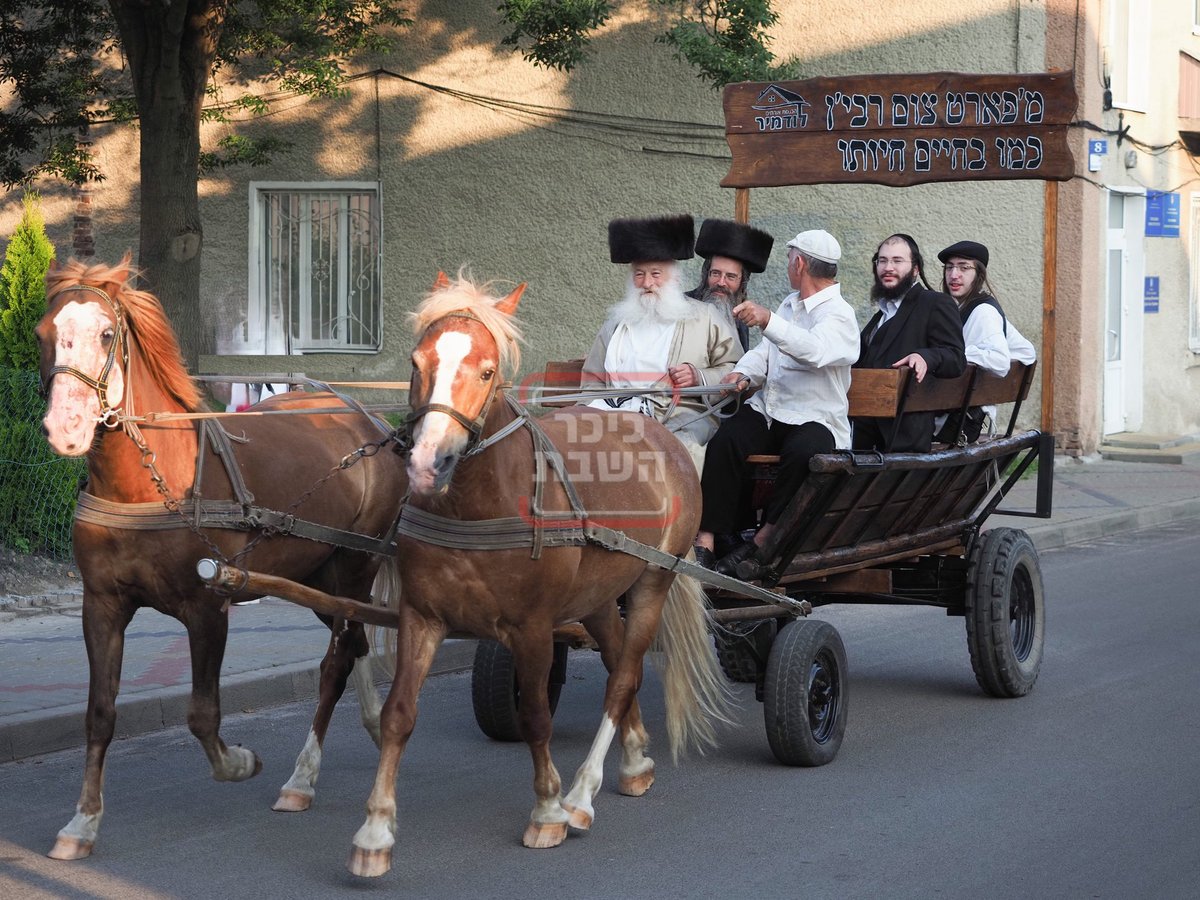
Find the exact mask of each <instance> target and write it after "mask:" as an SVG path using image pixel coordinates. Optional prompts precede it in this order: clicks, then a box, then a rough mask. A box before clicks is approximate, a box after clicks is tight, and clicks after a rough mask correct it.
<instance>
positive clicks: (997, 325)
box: [963, 303, 1037, 378]
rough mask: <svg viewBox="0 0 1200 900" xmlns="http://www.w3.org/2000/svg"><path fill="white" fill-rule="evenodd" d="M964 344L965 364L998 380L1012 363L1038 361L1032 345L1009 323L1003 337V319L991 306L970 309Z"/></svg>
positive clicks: (1006, 372) (1005, 373) (988, 304)
mask: <svg viewBox="0 0 1200 900" xmlns="http://www.w3.org/2000/svg"><path fill="white" fill-rule="evenodd" d="M963 343H964V344H966V345H967V362H969V363H974V364H975V365H977V366H979V368H981V369H983V370H984V371H986V372H991V373H992V374H993V375H995V376H996V377H997V378H1003V377H1004V376H1005V375H1007V374H1008V370H1009V367H1010V366H1011V365H1012V364H1013V363H1014V362H1019V363H1025V364H1026V365H1029V364H1030V363H1032V362H1034V361H1035V360H1036V359H1037V351H1036V350H1034V349H1033V344H1031V343H1029V341H1028V340H1026V339H1025V336H1024V335H1022V334H1021V332H1019V331H1017V326H1015V325H1014V324H1013V323H1012V322H1009V323H1008V333H1007V335H1006V334H1005V328H1004V319H1003V318H1002V317H1001V316H1000V313H999V312H997V311H996V307H994V306H992V305H991V304H990V303H980V304H979V305H978V306H976V307H975V308H974V309H973V310H971V315H969V316H967V322H966V324H965V325H963Z"/></svg>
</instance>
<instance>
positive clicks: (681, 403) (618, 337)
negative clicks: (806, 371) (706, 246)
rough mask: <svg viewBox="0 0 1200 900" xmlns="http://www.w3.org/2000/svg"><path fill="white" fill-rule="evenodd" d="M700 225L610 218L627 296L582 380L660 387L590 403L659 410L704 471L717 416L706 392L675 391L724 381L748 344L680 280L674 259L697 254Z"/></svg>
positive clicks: (676, 219) (592, 384)
mask: <svg viewBox="0 0 1200 900" xmlns="http://www.w3.org/2000/svg"><path fill="white" fill-rule="evenodd" d="M694 227H695V226H694V224H693V222H692V217H691V216H688V215H680V216H662V217H659V218H654V219H615V220H613V221H612V222H610V223H609V226H608V246H609V256H610V258H611V259H612V261H613V262H615V263H629V264H630V265H629V279H628V281H627V282H626V287H625V298H624V299H623V300H622V301H621V302H620V303H618V304H617V305H616V306H614V307H613V308H612V309H611V310H610V311H609V315H608V318H607V319H606V321H605V322H604V325H603V326H601V328H600V333H599V334H598V335H596V340H595V341H594V342H593V343H592V349H591V350H590V351H589V352H588V355H587V359H585V360H584V363H583V376H582V382H581V386H582V388H583V389H584V390H588V389H589V388H593V389H595V388H618V389H623V388H630V389H632V390H642V389H646V388H656V389H658V390H659V392H658V393H653V394H630V395H629V396H627V397H615V398H606V399H601V400H594V401H592V403H591V404H590V405H591V406H593V407H596V408H598V409H623V410H629V411H633V412H641V413H644V414H646V415H648V416H653V417H654V418H656V419H658V420H659V421H660V422H662V423H663V424H664V425H666V426H667V427H668V428H669V429H671V431H673V432H674V433H675V436H676V437H678V438H679V440H680V441H681V442H682V443H683V445H684V446H685V447H687V449H688V452H689V453H691V455H692V459H693V460H694V461H695V463H696V469H697V471H700V470H701V469H702V468H703V466H704V445H705V444H707V443H708V440H709V438H711V437H712V436H713V434H715V433H716V430H717V421H716V419H715V418H714V417H713V416H712V415H706V414H705V413H706V410H707V405H706V402H705V399H704V398H702V397H698V396H688V397H683V396H680V395H678V394H673V393H672V391H673V390H675V389H682V388H688V387H695V386H698V385H715V384H717V383H719V382H720V381H721V379H722V378H723V377H724V376H725V375H726V374H728V373H729V372H730V370H732V369H733V364H734V363H736V362H737V361H738V360H739V359H740V358H741V356H742V348H741V345H740V344H739V343H738V339H737V334H736V333H735V332H734V330H733V324H732V322H731V321H730V320H729V319H728V318H727V317H726V316H724V315H722V314H721V313H720V312H719V310H718V309H717V307H716V306H714V305H713V304H711V303H702V302H700V301H699V300H693V299H691V298H690V297H687V296H686V295H685V294H684V293H683V288H682V287H681V286H680V283H679V267H678V266H677V265H676V260H681V259H690V258H691V256H692V248H693V234H694V231H693V229H694ZM713 399H715V398H713Z"/></svg>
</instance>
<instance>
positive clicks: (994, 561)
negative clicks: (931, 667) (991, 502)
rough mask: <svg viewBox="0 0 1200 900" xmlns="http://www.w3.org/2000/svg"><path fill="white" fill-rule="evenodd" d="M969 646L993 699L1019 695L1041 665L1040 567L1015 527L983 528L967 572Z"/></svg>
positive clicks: (1027, 689)
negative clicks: (987, 529)
mask: <svg viewBox="0 0 1200 900" xmlns="http://www.w3.org/2000/svg"><path fill="white" fill-rule="evenodd" d="M966 623H967V647H968V648H969V649H970V651H971V668H972V669H974V671H975V680H976V681H978V682H979V686H980V687H981V688H983V690H984V692H985V693H988V694H991V695H992V696H993V697H1023V696H1024V695H1025V694H1028V693H1029V692H1030V690H1032V689H1033V685H1034V683H1035V682H1036V681H1037V677H1038V671H1039V670H1040V669H1041V667H1042V652H1043V648H1044V644H1045V640H1046V606H1045V593H1044V589H1043V586H1042V567H1041V564H1040V563H1039V562H1038V555H1037V549H1036V548H1035V547H1034V546H1033V541H1032V540H1031V539H1030V537H1029V535H1028V534H1026V533H1025V532H1024V531H1021V530H1020V529H1019V528H993V529H991V530H990V531H985V532H983V534H981V535H980V536H979V540H977V541H976V542H975V546H974V547H973V548H972V549H971V559H970V566H969V568H968V570H967V600H966Z"/></svg>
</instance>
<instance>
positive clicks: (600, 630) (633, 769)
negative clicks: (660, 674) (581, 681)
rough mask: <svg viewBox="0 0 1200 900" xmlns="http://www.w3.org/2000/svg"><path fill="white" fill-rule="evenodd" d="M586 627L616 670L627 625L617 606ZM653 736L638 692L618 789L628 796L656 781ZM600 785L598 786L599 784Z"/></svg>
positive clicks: (624, 736) (624, 729)
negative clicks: (648, 750) (649, 749)
mask: <svg viewBox="0 0 1200 900" xmlns="http://www.w3.org/2000/svg"><path fill="white" fill-rule="evenodd" d="M583 624H584V627H585V628H587V630H588V633H589V634H590V635H591V636H592V637H593V638H594V639H595V641H596V644H597V645H598V646H599V648H600V658H601V659H602V660H603V661H604V667H605V668H606V669H607V670H608V671H609V672H612V670H613V669H614V668H616V665H617V659H618V657H619V654H620V648H621V643H622V641H623V640H624V635H625V624H624V622H622V621H621V613H620V610H619V609H618V608H617V607H616V605H615V604H614V605H612V606H606V607H605V608H604V610H603V611H602V612H600V613H597V614H596V615H595V616H594V617H590V618H588V619H586V620H584V623H583ZM649 744H650V736H649V735H648V734H647V733H646V728H645V726H644V725H643V724H642V710H641V707H640V706H639V705H638V699H637V695H636V694H635V695H634V696H633V697H632V698H631V699H630V701H629V711H628V712H627V713H626V714H625V717H624V718H623V719H621V769H620V773H621V774H620V779H619V781H618V782H617V792H618V793H621V794H624V795H625V796H626V797H640V796H642V795H643V794H645V793H646V792H647V791H648V790H650V786H651V785H653V784H654V760H653V759H651V758H650V757H649V756H647V755H646V747H648V746H649ZM597 787H598V786H597Z"/></svg>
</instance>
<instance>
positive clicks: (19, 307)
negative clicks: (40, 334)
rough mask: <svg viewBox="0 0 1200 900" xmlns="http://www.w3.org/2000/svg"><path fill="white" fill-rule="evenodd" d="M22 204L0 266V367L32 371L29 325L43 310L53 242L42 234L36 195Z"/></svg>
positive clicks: (34, 351) (35, 363) (33, 345)
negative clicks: (22, 208) (18, 219)
mask: <svg viewBox="0 0 1200 900" xmlns="http://www.w3.org/2000/svg"><path fill="white" fill-rule="evenodd" d="M24 204H25V211H24V213H23V214H22V215H21V221H20V223H19V224H18V225H17V229H16V231H14V232H13V236H12V238H11V240H9V242H8V247H7V248H6V249H5V251H4V265H3V267H0V367H4V368H9V369H25V370H30V369H34V370H36V369H37V367H38V348H37V341H36V339H35V338H34V335H33V328H34V326H35V325H37V323H38V320H39V319H41V317H42V315H43V314H44V313H45V312H46V272H47V271H48V270H49V269H50V261H51V260H52V259H54V245H52V244H51V243H50V239H49V238H48V237H46V225H45V223H44V222H43V220H42V211H41V208H40V205H39V203H38V196H37V194H35V193H33V192H32V191H31V192H29V193H27V194H25V197H24Z"/></svg>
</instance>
